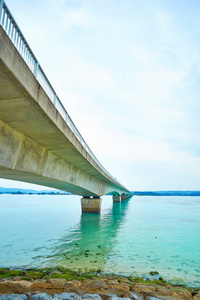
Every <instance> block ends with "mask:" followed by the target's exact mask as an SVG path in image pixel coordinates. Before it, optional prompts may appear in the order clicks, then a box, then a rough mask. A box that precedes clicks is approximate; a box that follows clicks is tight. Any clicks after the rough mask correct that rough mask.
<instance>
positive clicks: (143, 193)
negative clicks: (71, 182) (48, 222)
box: [0, 187, 200, 196]
mask: <svg viewBox="0 0 200 300" xmlns="http://www.w3.org/2000/svg"><path fill="white" fill-rule="evenodd" d="M131 193H132V195H133V196H200V191H132V192H131ZM0 194H13V195H73V194H71V193H68V192H64V191H59V190H42V191H37V190H31V189H17V188H3V187H0ZM107 195H111V194H110V193H108V194H107Z"/></svg>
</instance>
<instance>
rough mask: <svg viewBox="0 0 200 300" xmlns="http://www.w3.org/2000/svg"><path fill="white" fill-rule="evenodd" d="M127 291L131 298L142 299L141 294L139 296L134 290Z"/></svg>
mask: <svg viewBox="0 0 200 300" xmlns="http://www.w3.org/2000/svg"><path fill="white" fill-rule="evenodd" d="M129 293H130V295H131V297H132V298H133V299H135V300H142V299H143V298H142V296H139V295H138V294H136V293H135V292H132V291H130V292H129Z"/></svg>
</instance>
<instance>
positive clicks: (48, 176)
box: [0, 0, 131, 213]
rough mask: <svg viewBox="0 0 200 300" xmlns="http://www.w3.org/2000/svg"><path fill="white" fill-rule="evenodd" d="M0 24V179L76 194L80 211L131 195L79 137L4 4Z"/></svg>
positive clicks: (96, 209)
mask: <svg viewBox="0 0 200 300" xmlns="http://www.w3.org/2000/svg"><path fill="white" fill-rule="evenodd" d="M0 25H1V26H0V177H1V178H5V179H12V180H19V181H24V182H29V183H34V184H39V185H44V186H48V187H52V188H56V189H60V190H64V191H68V192H71V193H73V194H77V195H81V196H83V198H82V199H81V202H82V211H83V212H97V213H98V212H100V208H101V198H100V197H101V196H102V195H105V194H107V193H111V194H112V195H113V201H120V200H121V199H126V198H127V197H130V196H131V194H130V192H129V190H128V189H127V188H125V187H124V186H123V185H122V184H120V183H119V182H118V181H117V180H116V179H115V178H113V177H112V176H111V175H110V174H109V173H108V172H107V171H106V169H105V168H104V167H103V166H102V165H101V163H100V162H99V161H98V160H97V158H96V157H95V155H94V154H93V153H92V151H91V150H90V148H89V147H88V145H87V144H86V142H85V141H84V139H83V138H82V136H81V134H80V133H79V131H78V129H77V128H76V126H75V125H74V123H73V122H72V120H71V118H70V116H69V115H68V113H67V112H66V110H65V108H64V107H63V105H62V103H61V101H60V100H59V98H58V96H57V95H56V93H55V91H54V89H53V87H52V86H51V84H50V82H49V81H48V79H47V77H46V75H45V73H44V71H43V70H42V68H41V66H40V64H39V63H38V61H37V59H36V58H35V56H34V54H33V52H32V51H31V48H30V47H29V45H28V43H27V41H26V40H25V38H24V36H23V35H22V33H21V31H20V29H19V27H18V26H17V23H16V22H15V20H14V18H13V16H12V15H11V13H10V11H9V10H8V8H7V6H6V4H5V2H4V1H3V0H0Z"/></svg>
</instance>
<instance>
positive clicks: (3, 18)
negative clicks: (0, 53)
mask: <svg viewBox="0 0 200 300" xmlns="http://www.w3.org/2000/svg"><path fill="white" fill-rule="evenodd" d="M0 25H1V26H2V27H3V29H4V31H5V32H6V34H7V35H8V37H9V38H10V40H11V41H12V43H13V44H14V46H15V48H16V49H17V50H18V52H19V53H20V55H21V57H22V58H23V60H24V61H25V62H26V64H27V66H28V67H29V69H30V70H31V72H32V73H33V74H34V76H35V78H36V79H37V81H38V82H39V83H40V85H41V86H42V88H43V89H44V91H45V92H46V94H47V95H48V97H49V99H50V100H51V101H52V102H53V104H54V106H55V107H56V109H57V110H58V111H59V113H60V114H61V116H62V117H63V119H64V120H65V122H66V123H67V125H68V126H69V127H70V129H71V130H72V131H73V133H74V135H75V136H76V138H77V139H78V140H79V142H80V143H81V144H82V146H83V147H84V148H85V150H86V151H87V152H88V153H89V154H90V156H91V157H92V158H93V160H94V161H95V162H96V163H97V165H98V166H99V167H100V168H101V169H102V170H103V171H104V172H105V173H106V174H107V175H108V176H109V177H111V178H112V179H113V180H114V181H115V182H117V181H116V179H115V178H114V177H113V176H111V175H110V174H109V173H108V171H107V170H106V169H105V168H104V167H103V166H102V164H101V163H100V162H99V161H98V159H97V158H96V156H95V155H94V154H93V152H92V151H91V150H90V148H89V147H88V145H87V143H86V142H85V140H84V139H83V137H82V136H81V134H80V132H79V131H78V129H77V128H76V126H75V125H74V123H73V121H72V119H71V118H70V116H69V115H68V113H67V111H66V110H65V108H64V106H63V105H62V103H61V101H60V99H59V98H58V96H57V95H56V93H55V91H54V89H53V87H52V85H51V84H50V82H49V80H48V78H47V77H46V75H45V73H44V71H43V70H42V67H41V66H40V64H39V62H38V60H37V59H36V57H35V55H34V53H33V52H32V50H31V48H30V46H29V44H28V43H27V41H26V39H25V38H24V36H23V34H22V32H21V30H20V29H19V27H18V25H17V23H16V21H15V19H14V18H13V16H12V14H11V13H10V11H9V9H8V7H7V6H6V4H5V2H4V0H0ZM117 183H119V182H117ZM119 185H121V184H120V183H119Z"/></svg>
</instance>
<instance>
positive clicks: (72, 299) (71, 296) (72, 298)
mask: <svg viewBox="0 0 200 300" xmlns="http://www.w3.org/2000/svg"><path fill="white" fill-rule="evenodd" d="M53 299H54V300H58V299H62V300H81V297H80V296H78V295H77V294H75V293H62V294H59V295H58V294H55V295H54V296H53Z"/></svg>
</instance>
